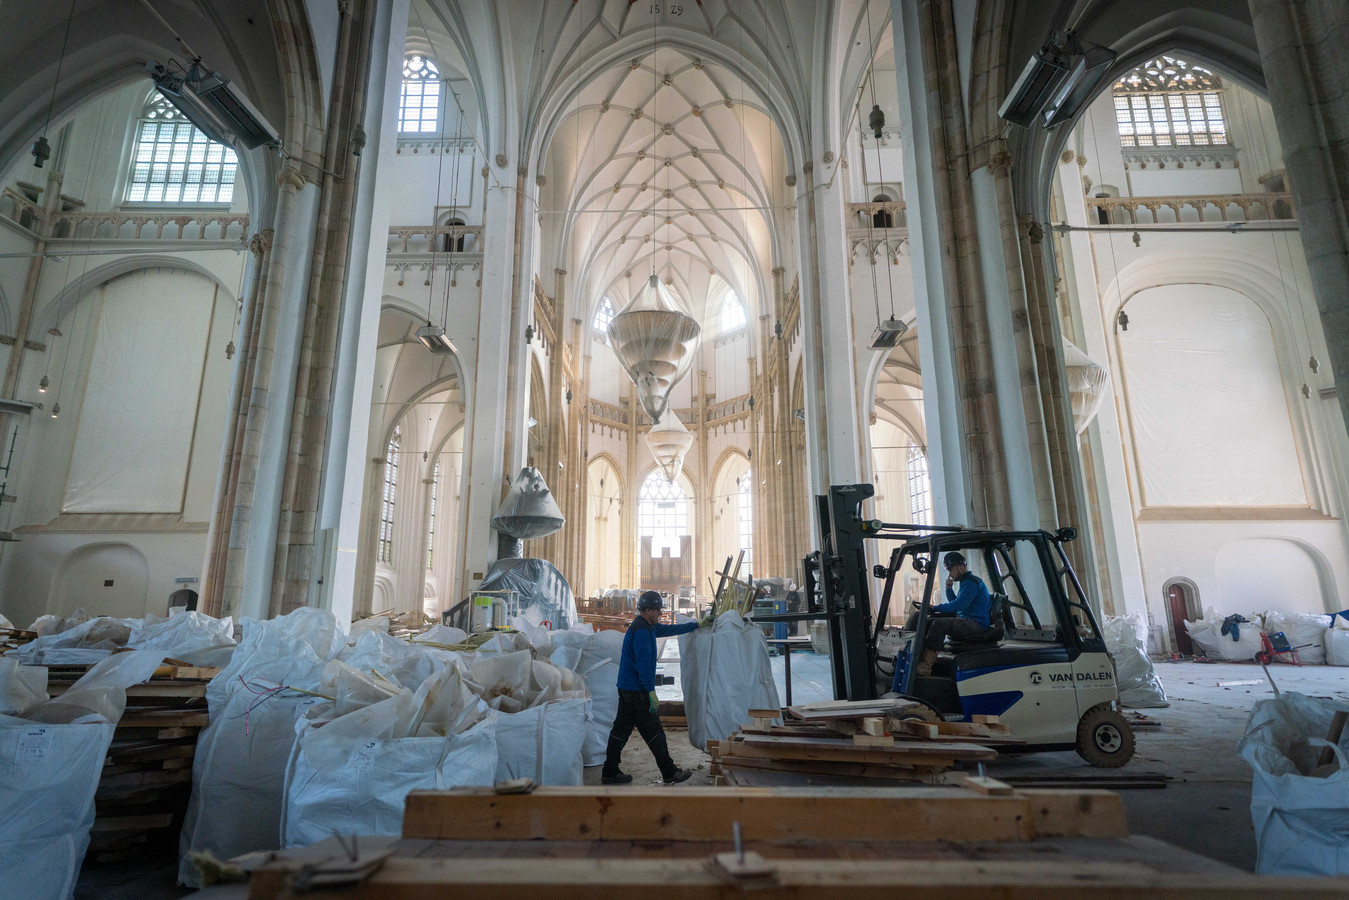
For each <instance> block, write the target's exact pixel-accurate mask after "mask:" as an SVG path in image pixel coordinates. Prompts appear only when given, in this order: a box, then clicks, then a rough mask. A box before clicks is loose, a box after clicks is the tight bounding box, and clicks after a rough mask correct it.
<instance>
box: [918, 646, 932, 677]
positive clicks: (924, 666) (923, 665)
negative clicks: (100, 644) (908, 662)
mask: <svg viewBox="0 0 1349 900" xmlns="http://www.w3.org/2000/svg"><path fill="white" fill-rule="evenodd" d="M936 661H937V651H936V650H924V651H923V658H922V659H921V660H919V661H918V674H919V675H922V676H923V677H924V678H926V677H927V676H929V675H931V674H932V664H933V663H934V662H936Z"/></svg>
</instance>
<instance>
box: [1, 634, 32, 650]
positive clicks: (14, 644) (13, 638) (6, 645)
mask: <svg viewBox="0 0 1349 900" xmlns="http://www.w3.org/2000/svg"><path fill="white" fill-rule="evenodd" d="M35 640H37V632H36V631H29V630H28V629H26V628H0V654H3V653H4V652H5V651H6V650H14V649H16V648H18V647H22V646H23V645H24V644H27V643H28V642H29V641H35Z"/></svg>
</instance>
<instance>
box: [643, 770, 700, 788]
mask: <svg viewBox="0 0 1349 900" xmlns="http://www.w3.org/2000/svg"><path fill="white" fill-rule="evenodd" d="M692 777H693V773H692V772H690V771H689V770H688V769H675V770H674V771H673V772H671V773H669V774H668V775H666V776H665V783H666V784H679V783H680V782H681V781H688V780H689V779H690V778H692ZM628 780H629V781H631V780H632V779H628Z"/></svg>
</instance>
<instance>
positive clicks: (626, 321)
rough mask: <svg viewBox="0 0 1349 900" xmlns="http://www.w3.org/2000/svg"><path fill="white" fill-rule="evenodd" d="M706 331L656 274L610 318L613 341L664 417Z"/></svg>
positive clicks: (645, 404) (652, 407)
mask: <svg viewBox="0 0 1349 900" xmlns="http://www.w3.org/2000/svg"><path fill="white" fill-rule="evenodd" d="M701 333H702V328H700V327H699V325H698V323H697V322H696V321H695V320H694V318H693V317H692V316H690V315H689V314H688V313H686V312H684V310H683V309H682V308H681V307H680V305H679V301H678V300H676V299H675V296H674V294H672V293H671V292H670V290H669V289H668V288H667V287H666V286H665V285H663V284H661V282H660V279H659V278H657V277H656V276H655V275H652V276H651V277H650V278H649V279H647V282H646V284H645V285H644V286H643V287H642V288H641V290H639V291H638V292H637V294H636V295H635V296H634V297H633V298H632V299H631V300H630V301H628V305H627V306H625V307H623V308H622V309H621V310H619V312H618V314H617V315H615V316H614V318H613V321H611V322H610V323H609V344H610V346H612V347H613V348H614V355H615V356H617V357H618V361H619V363H620V364H622V366H623V368H624V369H625V370H627V373H628V377H629V378H631V379H632V383H633V384H634V385H636V386H637V399H638V400H640V401H641V402H642V408H643V409H645V410H646V411H647V414H648V415H650V416H651V418H652V420H653V421H655V422H660V421H661V416H663V415H664V414H665V410H666V408H667V407H668V406H669V404H670V389H671V388H673V387H674V386H675V385H676V384H678V383H679V381H680V379H682V378H683V377H684V376H685V375H687V374H688V372H689V368H690V367H691V366H692V365H693V354H694V351H695V350H697V348H698V337H699V335H700V334H701Z"/></svg>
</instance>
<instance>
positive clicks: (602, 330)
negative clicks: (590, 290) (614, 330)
mask: <svg viewBox="0 0 1349 900" xmlns="http://www.w3.org/2000/svg"><path fill="white" fill-rule="evenodd" d="M613 320H614V305H613V304H612V303H610V302H609V298H608V297H605V298H604V299H603V300H601V301H600V308H599V309H597V310H595V320H594V321H593V322H591V327H593V328H594V329H595V333H596V334H598V335H600V336H601V337H607V336H608V334H609V323H610V322H612V321H613Z"/></svg>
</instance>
